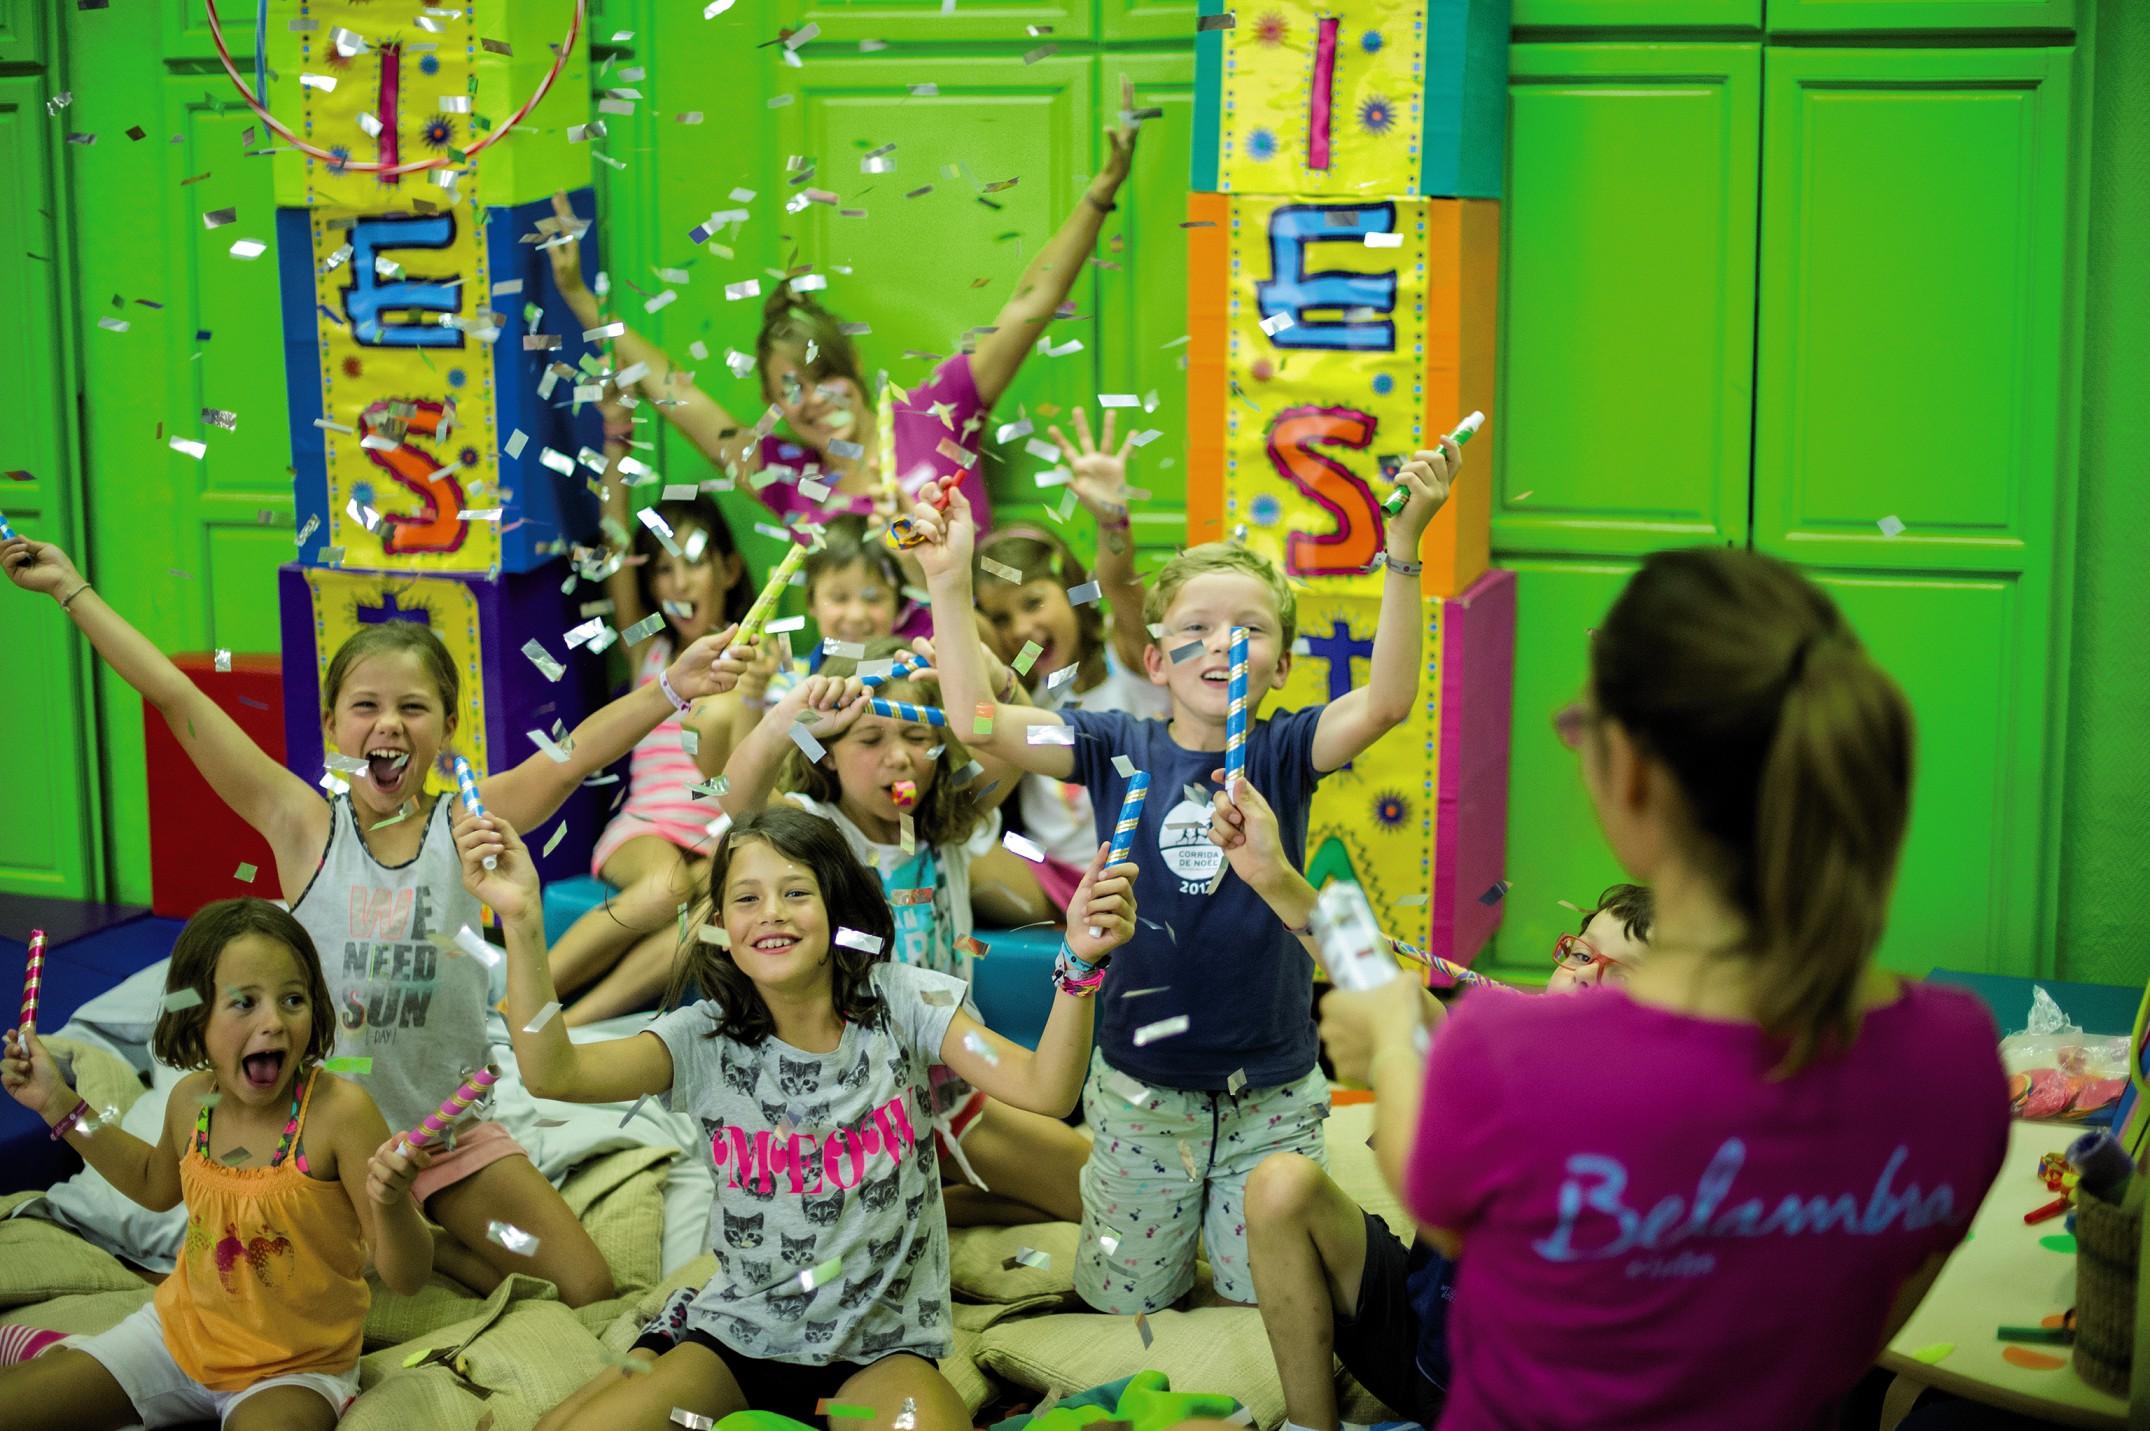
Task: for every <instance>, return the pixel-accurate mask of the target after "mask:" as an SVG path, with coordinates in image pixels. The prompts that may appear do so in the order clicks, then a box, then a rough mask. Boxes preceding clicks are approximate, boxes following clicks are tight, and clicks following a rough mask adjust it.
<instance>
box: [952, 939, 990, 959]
mask: <svg viewBox="0 0 2150 1431" xmlns="http://www.w3.org/2000/svg"><path fill="white" fill-rule="evenodd" d="M956 948H958V949H960V950H962V951H963V952H964V953H966V954H968V955H970V956H971V958H973V959H983V958H984V957H985V950H986V946H985V945H984V944H983V943H981V942H980V941H979V940H977V939H975V938H973V937H972V936H970V935H968V934H965V935H963V936H962V937H961V938H959V939H957V940H956Z"/></svg>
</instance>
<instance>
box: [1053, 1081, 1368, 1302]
mask: <svg viewBox="0 0 2150 1431" xmlns="http://www.w3.org/2000/svg"><path fill="white" fill-rule="evenodd" d="M1130 1095H1135V1096H1133V1097H1131V1096H1130ZM1082 1106H1083V1116H1084V1117H1085V1118H1086V1119H1088V1120H1089V1124H1090V1128H1091V1131H1092V1132H1093V1133H1094V1134H1095V1135H1096V1142H1095V1144H1094V1145H1093V1147H1092V1149H1091V1152H1090V1160H1089V1162H1087V1163H1085V1164H1084V1165H1083V1170H1082V1246H1081V1248H1080V1249H1079V1250H1078V1251H1077V1252H1076V1255H1075V1290H1076V1291H1078V1292H1080V1293H1081V1294H1082V1299H1083V1300H1084V1301H1085V1302H1087V1303H1089V1304H1090V1305H1091V1306H1092V1307H1094V1308H1096V1309H1097V1310H1098V1311H1100V1312H1109V1313H1112V1314H1113V1315H1115V1316H1123V1317H1124V1316H1133V1315H1134V1314H1135V1313H1137V1312H1155V1311H1159V1310H1161V1309H1163V1308H1165V1307H1168V1306H1170V1305H1171V1304H1172V1303H1174V1302H1176V1301H1178V1300H1179V1298H1180V1297H1181V1296H1183V1295H1184V1294H1185V1293H1186V1291H1187V1289H1188V1288H1189V1287H1191V1286H1193V1285H1194V1261H1195V1241H1196V1235H1197V1234H1200V1238H1201V1245H1202V1248H1203V1251H1204V1252H1205V1253H1206V1254H1207V1256H1208V1257H1209V1267H1210V1275H1211V1277H1212V1279H1213V1280H1214V1281H1215V1283H1216V1287H1217V1293H1218V1295H1219V1296H1222V1297H1226V1298H1229V1299H1230V1300H1232V1301H1234V1302H1252V1301H1253V1300H1254V1279H1253V1277H1252V1275H1251V1274H1250V1273H1249V1272H1248V1270H1247V1215H1246V1189H1247V1177H1248V1175H1249V1174H1251V1173H1252V1172H1253V1171H1254V1169H1255V1168H1256V1166H1258V1165H1259V1164H1260V1163H1261V1161H1262V1159H1264V1158H1266V1157H1268V1156H1269V1155H1270V1154H1271V1153H1298V1154H1301V1155H1302V1156H1304V1157H1307V1158H1311V1159H1312V1160H1313V1161H1314V1162H1315V1163H1316V1164H1317V1165H1319V1166H1320V1167H1322V1168H1323V1169H1327V1167H1328V1166H1329V1157H1328V1149H1327V1147H1326V1146H1325V1144H1324V1142H1323V1140H1322V1126H1321V1125H1322V1120H1323V1119H1325V1118H1327V1117H1328V1116H1329V1084H1328V1080H1327V1079H1325V1078H1324V1077H1323V1076H1322V1072H1321V1070H1320V1069H1319V1068H1318V1067H1317V1068H1313V1069H1310V1070H1308V1072H1307V1074H1306V1076H1305V1077H1304V1078H1301V1079H1298V1080H1297V1081H1296V1082H1293V1083H1287V1084H1283V1085H1280V1086H1278V1087H1273V1088H1243V1089H1241V1090H1240V1091H1239V1092H1238V1093H1236V1094H1234V1093H1222V1092H1220V1093H1204V1092H1199V1091H1190V1090H1187V1089H1181V1088H1145V1087H1143V1086H1142V1084H1141V1083H1140V1081H1139V1080H1137V1079H1134V1078H1131V1077H1129V1076H1128V1075H1127V1074H1124V1073H1120V1072H1118V1071H1116V1070H1115V1069H1113V1068H1111V1067H1109V1066H1107V1065H1106V1063H1105V1060H1104V1056H1103V1055H1102V1054H1099V1053H1096V1052H1093V1053H1092V1054H1091V1056H1090V1077H1089V1079H1088V1080H1087V1081H1086V1082H1085V1083H1084V1084H1083V1095H1082Z"/></svg>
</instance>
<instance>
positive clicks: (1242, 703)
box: [1224, 626, 1247, 791]
mask: <svg viewBox="0 0 2150 1431" xmlns="http://www.w3.org/2000/svg"><path fill="white" fill-rule="evenodd" d="M1227 695H1228V696H1229V698H1230V700H1231V707H1230V709H1229V710H1228V711H1227V712H1226V713H1225V717H1224V788H1225V789H1226V790H1227V791H1230V790H1236V789H1238V788H1239V782H1240V781H1242V780H1244V779H1246V776H1247V628H1246V627H1244V626H1234V627H1233V628H1232V672H1231V684H1230V687H1229V688H1228V690H1227Z"/></svg>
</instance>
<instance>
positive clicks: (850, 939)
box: [836, 929, 882, 954]
mask: <svg viewBox="0 0 2150 1431" xmlns="http://www.w3.org/2000/svg"><path fill="white" fill-rule="evenodd" d="M836 942H837V943H838V944H841V945H843V946H844V948H846V949H856V950H858V951H859V952H860V953H862V954H879V953H880V952H881V947H882V943H881V936H880V935H878V934H867V933H864V932H863V931H861V930H857V929H839V930H837V931H836Z"/></svg>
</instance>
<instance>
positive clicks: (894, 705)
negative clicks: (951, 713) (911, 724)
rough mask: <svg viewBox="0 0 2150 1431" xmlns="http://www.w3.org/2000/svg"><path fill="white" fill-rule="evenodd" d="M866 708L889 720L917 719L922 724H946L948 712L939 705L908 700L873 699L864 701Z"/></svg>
mask: <svg viewBox="0 0 2150 1431" xmlns="http://www.w3.org/2000/svg"><path fill="white" fill-rule="evenodd" d="M866 708H867V709H868V710H870V711H872V712H873V713H874V714H875V715H877V716H887V717H888V718H889V719H890V720H911V721H918V722H920V723H922V724H924V725H946V724H948V712H946V711H944V710H942V709H941V708H940V707H939V706H914V705H912V704H911V703H910V702H909V701H884V700H880V699H878V698H877V699H874V700H870V701H868V702H866Z"/></svg>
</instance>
